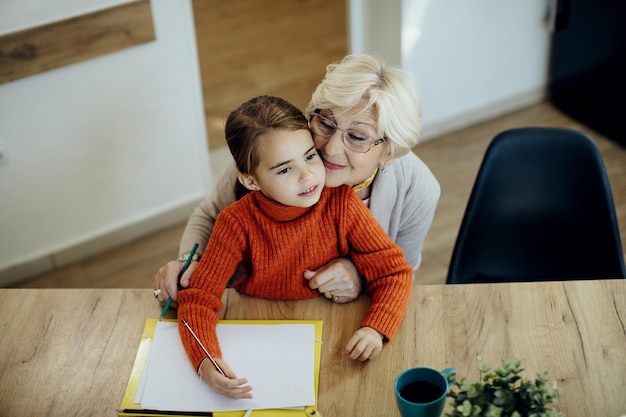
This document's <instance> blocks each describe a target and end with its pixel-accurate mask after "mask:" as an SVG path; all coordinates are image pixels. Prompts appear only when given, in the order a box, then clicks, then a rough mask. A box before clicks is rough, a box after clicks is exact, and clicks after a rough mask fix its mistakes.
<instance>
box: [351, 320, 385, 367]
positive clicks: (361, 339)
mask: <svg viewBox="0 0 626 417" xmlns="http://www.w3.org/2000/svg"><path fill="white" fill-rule="evenodd" d="M381 350H383V335H382V334H380V333H378V332H377V331H376V330H374V329H372V328H371V327H361V328H360V329H359V330H357V331H356V332H354V335H352V337H351V338H350V340H349V341H348V344H347V345H346V353H347V354H348V356H349V357H350V359H353V360H359V361H361V362H363V361H366V360H368V359H374V358H375V357H376V356H378V354H379V353H380V351H381Z"/></svg>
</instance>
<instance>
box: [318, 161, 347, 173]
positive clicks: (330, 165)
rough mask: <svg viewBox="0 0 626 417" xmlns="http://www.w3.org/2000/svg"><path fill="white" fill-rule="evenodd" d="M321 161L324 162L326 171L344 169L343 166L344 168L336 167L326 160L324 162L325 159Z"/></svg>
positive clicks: (341, 166)
mask: <svg viewBox="0 0 626 417" xmlns="http://www.w3.org/2000/svg"><path fill="white" fill-rule="evenodd" d="M322 161H323V162H324V167H325V168H326V169H330V170H333V171H336V170H339V169H344V168H345V166H344V165H337V164H333V163H332V162H328V161H327V160H325V159H322Z"/></svg>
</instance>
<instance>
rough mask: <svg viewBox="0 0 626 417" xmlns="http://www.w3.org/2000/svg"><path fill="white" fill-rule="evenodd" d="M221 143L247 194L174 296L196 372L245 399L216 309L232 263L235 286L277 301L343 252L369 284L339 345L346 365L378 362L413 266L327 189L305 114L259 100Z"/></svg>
mask: <svg viewBox="0 0 626 417" xmlns="http://www.w3.org/2000/svg"><path fill="white" fill-rule="evenodd" d="M226 140H227V142H228V146H229V148H230V151H231V153H232V155H233V157H234V159H235V163H236V165H237V169H238V171H239V173H238V180H239V183H240V184H241V185H242V187H244V188H245V189H246V190H247V191H248V190H249V191H251V192H249V193H248V194H247V195H245V196H244V197H243V198H241V199H240V200H239V201H237V202H235V203H233V204H231V205H230V206H229V207H227V208H226V209H224V210H223V211H222V212H221V213H220V215H219V216H218V217H217V220H216V223H215V228H214V230H213V234H212V236H211V239H210V241H209V244H208V247H207V249H206V251H205V253H204V256H203V257H202V260H201V261H200V264H199V265H198V267H197V269H196V271H194V274H193V277H192V279H191V283H190V286H189V288H188V289H186V290H183V291H181V292H180V295H179V307H178V320H179V330H180V335H181V339H182V341H183V345H184V346H185V349H186V350H187V353H188V355H189V358H190V360H191V361H192V364H193V366H194V367H195V368H196V369H198V372H199V373H200V374H201V375H202V377H203V378H204V379H205V381H206V382H207V383H208V384H209V386H210V387H211V388H212V389H213V390H214V391H215V392H217V393H220V394H222V395H225V396H228V397H233V398H252V393H251V392H250V391H251V390H252V387H250V386H248V385H246V384H247V380H246V379H245V378H237V377H236V375H235V374H234V372H233V371H232V370H231V369H230V367H229V366H228V364H227V363H226V362H225V361H223V360H221V359H220V358H221V350H220V346H219V342H218V340H217V337H216V333H215V327H216V325H217V322H218V316H217V312H218V311H219V310H220V309H221V308H222V302H221V297H222V294H223V292H224V289H225V288H226V286H227V283H228V280H229V278H230V277H231V276H232V275H233V272H234V271H235V269H236V267H237V265H238V264H241V266H242V267H243V269H244V276H243V277H242V278H241V279H240V280H238V281H237V282H236V283H235V285H234V287H235V288H236V289H237V290H238V291H239V292H242V293H244V294H247V295H250V296H254V297H262V298H269V299H275V300H304V299H309V298H314V297H318V296H319V295H320V293H319V292H318V291H316V290H313V289H311V288H310V287H309V285H307V282H306V279H305V278H304V277H303V276H302V271H304V270H306V269H308V270H311V269H316V268H318V267H320V266H321V265H324V264H325V263H326V262H328V261H329V260H330V259H335V258H337V257H346V256H349V257H351V259H352V260H353V262H354V264H355V265H356V266H357V268H358V270H359V272H360V274H361V275H363V276H364V277H365V280H366V282H367V284H366V289H367V291H368V292H369V293H370V294H371V297H372V303H371V305H370V308H369V310H368V312H367V314H366V316H365V318H364V319H363V321H362V323H361V327H360V328H359V329H357V330H356V331H355V333H354V335H353V336H352V337H351V338H350V340H349V341H348V343H347V345H346V352H347V354H348V355H349V357H350V358H351V359H355V360H360V361H365V360H367V359H373V358H374V357H376V356H377V355H378V354H379V353H380V351H381V349H382V346H383V343H386V342H388V341H390V340H391V338H392V336H393V335H394V334H395V332H396V330H397V329H398V327H399V326H400V323H401V322H402V319H403V317H404V313H405V310H406V305H407V302H408V298H409V294H410V291H411V286H412V267H411V265H409V264H408V263H407V262H406V260H405V258H404V254H403V252H402V249H400V247H399V246H397V245H396V244H395V243H394V242H393V241H392V240H391V238H389V236H387V234H386V233H385V231H384V230H383V229H382V227H381V226H380V225H379V224H378V223H377V222H376V220H375V219H374V217H373V216H372V214H371V213H370V211H369V210H368V208H367V207H366V206H365V205H364V204H363V202H362V201H361V200H360V199H359V197H358V196H357V195H356V193H355V192H354V191H353V190H352V189H351V188H350V187H348V186H340V187H336V188H324V181H325V169H324V165H323V163H322V161H321V159H320V157H319V155H318V153H317V150H316V148H315V145H314V143H313V139H312V136H311V132H310V131H309V129H308V122H307V119H306V117H304V115H303V114H302V112H301V111H300V110H298V109H297V108H295V107H294V106H293V105H291V104H290V103H288V102H287V101H285V100H282V99H280V98H276V97H268V96H260V97H256V98H253V99H251V100H249V101H248V102H246V103H244V104H242V105H241V106H240V107H239V108H238V109H236V110H234V111H233V112H232V113H231V114H230V115H229V116H228V119H227V121H226ZM183 319H184V320H187V322H188V323H189V325H190V326H191V328H193V329H194V330H195V332H196V334H197V335H198V336H199V338H200V339H201V340H202V342H203V344H204V345H205V346H206V347H207V349H208V350H209V352H211V353H212V354H213V356H215V358H216V360H217V361H218V363H219V364H220V366H221V367H222V369H223V370H224V372H225V374H226V376H223V375H221V374H220V373H218V372H217V371H216V370H215V368H214V367H213V366H212V364H211V363H210V361H208V360H205V359H206V357H205V355H204V353H203V352H202V350H201V349H200V348H199V346H198V344H197V343H196V341H195V340H194V339H193V338H192V336H191V335H190V334H189V332H188V331H187V330H186V329H185V328H184V327H183V325H182V320H183Z"/></svg>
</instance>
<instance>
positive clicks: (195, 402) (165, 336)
mask: <svg viewBox="0 0 626 417" xmlns="http://www.w3.org/2000/svg"><path fill="white" fill-rule="evenodd" d="M217 335H218V338H219V340H220V345H221V347H222V353H223V356H224V360H226V361H227V362H228V364H229V365H230V366H231V368H233V370H234V371H235V372H236V373H237V376H239V377H244V378H247V379H248V381H249V384H250V385H251V386H252V387H253V391H252V392H253V394H254V398H253V399H232V398H226V397H224V396H222V395H219V394H216V393H215V392H213V391H212V390H211V389H210V388H209V386H208V385H207V384H206V383H205V382H204V381H202V380H201V379H200V378H199V377H198V375H197V374H196V371H195V370H194V369H193V367H192V366H191V363H190V361H189V359H188V357H187V353H186V352H185V349H184V348H183V345H182V343H181V341H180V336H179V334H178V325H177V323H176V322H159V323H157V326H156V330H155V333H154V338H153V341H152V346H151V348H150V356H149V359H148V363H147V364H146V367H145V369H144V372H143V374H142V379H141V382H140V386H139V389H138V390H137V397H136V398H135V401H136V402H138V403H139V402H140V403H141V406H142V407H143V408H146V409H157V410H177V411H232V410H247V409H263V408H287V407H304V406H305V405H312V404H315V387H314V339H315V326H314V325H312V324H223V323H220V324H218V325H217ZM142 393H143V395H142Z"/></svg>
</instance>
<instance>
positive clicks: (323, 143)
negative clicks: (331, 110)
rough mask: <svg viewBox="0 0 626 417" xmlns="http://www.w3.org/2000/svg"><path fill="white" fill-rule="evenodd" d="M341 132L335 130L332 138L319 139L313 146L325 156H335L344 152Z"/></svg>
mask: <svg viewBox="0 0 626 417" xmlns="http://www.w3.org/2000/svg"><path fill="white" fill-rule="evenodd" d="M341 135H342V132H341V131H340V130H339V129H337V130H335V133H333V134H332V136H330V137H328V138H319V139H316V140H315V146H316V147H317V149H319V150H320V151H322V153H323V154H325V155H336V154H339V153H343V152H344V150H345V149H344V145H343V138H342V137H341Z"/></svg>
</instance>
